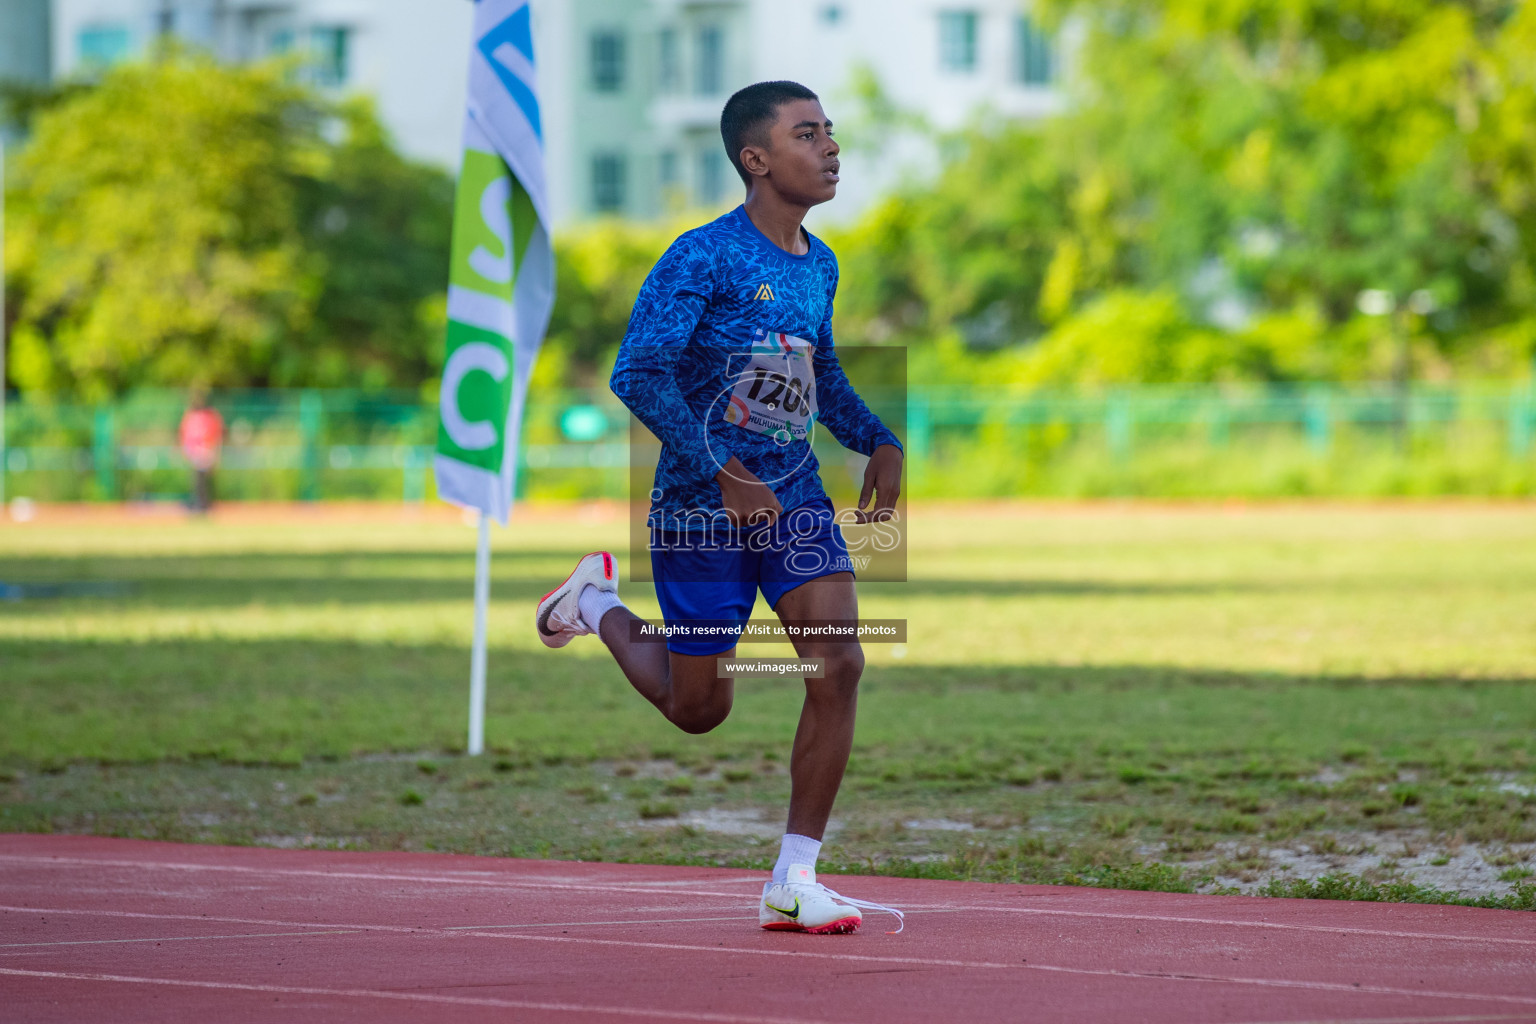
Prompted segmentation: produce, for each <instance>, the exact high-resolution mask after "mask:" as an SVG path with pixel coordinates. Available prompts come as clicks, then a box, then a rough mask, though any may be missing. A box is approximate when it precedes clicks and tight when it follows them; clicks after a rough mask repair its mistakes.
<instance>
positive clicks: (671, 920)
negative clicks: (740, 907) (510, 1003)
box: [443, 914, 757, 932]
mask: <svg viewBox="0 0 1536 1024" xmlns="http://www.w3.org/2000/svg"><path fill="white" fill-rule="evenodd" d="M705 921H752V922H754V923H755V922H756V921H757V918H756V917H753V916H752V915H750V914H732V915H731V916H729V917H652V918H648V919H647V920H644V921H551V922H540V923H538V924H453V925H448V926H446V927H445V928H443V931H445V932H478V931H492V930H500V929H504V928H590V927H594V926H598V925H620V924H700V923H702V922H705Z"/></svg>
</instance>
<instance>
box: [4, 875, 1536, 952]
mask: <svg viewBox="0 0 1536 1024" xmlns="http://www.w3.org/2000/svg"><path fill="white" fill-rule="evenodd" d="M0 861H13V862H23V863H28V864H35V865H38V866H44V867H47V866H62V867H100V866H109V867H125V868H139V869H144V870H152V869H156V868H161V869H165V870H168V871H212V872H219V871H222V872H235V873H240V874H249V875H268V876H274V877H299V878H326V879H335V878H350V879H360V880H364V881H385V882H412V883H428V882H436V883H440V884H451V885H473V886H480V887H493V888H494V887H503V888H512V889H559V890H564V891H572V892H629V893H635V892H642V893H649V894H651V895H656V894H657V889H656V888H655V887H654V886H650V885H645V884H640V885H616V884H615V885H592V884H587V885H581V884H576V883H570V882H532V881H522V882H520V881H513V880H506V879H496V878H487V877H484V874H488V873H477V877H473V878H458V877H451V876H443V875H409V874H403V875H402V874H388V873H383V872H361V871H350V872H349V871H316V870H303V869H295V868H251V867H245V866H243V865H232V864H185V863H176V862H169V861H120V860H97V859H94V858H88V857H78V858H77V857H27V856H22V855H18V854H0ZM753 880H756V881H759V882H761V879H752V878H746V879H723V880H722V881H724V882H726V883H730V882H735V881H753ZM676 895H678V896H693V897H717V898H720V899H728V900H733V901H735V900H741V899H744V898H747V897H746V896H744V895H743V894H742V893H739V892H713V891H710V890H706V889H691V890H678V891H677V893H676ZM904 906H906V907H908V908H909V909H911V910H914V911H923V910H936V911H945V912H956V911H964V912H967V913H998V914H1034V915H1040V916H1048V917H1086V918H1101V919H1104V920H1116V921H1161V922H1165V923H1170V924H1196V925H1202V926H1205V927H1225V928H1263V929H1274V930H1279V931H1299V932H1311V933H1315V934H1325V935H1362V936H1369V935H1375V936H1380V937H1382V938H1391V939H1425V940H1432V941H1438V942H1477V943H1494V944H1506V945H1518V946H1536V939H1519V938H1508V937H1503V936H1494V935H1446V934H1444V933H1443V932H1419V931H1403V930H1396V929H1387V928H1353V927H1348V926H1343V925H1321V924H1287V923H1284V922H1279V921H1233V920H1220V919H1216V920H1213V919H1210V918H1203V917H1181V916H1177V915H1172V914H1128V913H1118V912H1114V911H1105V912H1102V913H1100V912H1097V911H1089V910H1055V909H1049V908H1045V907H1005V906H988V905H969V904H966V905H952V904H922V903H908V904H904ZM361 927H371V926H367V925H364V926H361Z"/></svg>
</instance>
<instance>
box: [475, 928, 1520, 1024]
mask: <svg viewBox="0 0 1536 1024" xmlns="http://www.w3.org/2000/svg"><path fill="white" fill-rule="evenodd" d="M457 934H459V935H474V936H477V937H481V938H487V939H509V940H513V941H521V942H574V943H582V944H585V945H590V946H628V947H632V948H638V949H671V950H682V951H684V952H694V953H745V954H747V955H750V956H780V957H809V958H811V959H813V960H818V961H820V960H849V961H857V962H859V963H878V964H913V965H916V966H919V967H960V968H975V969H981V970H1020V971H1044V972H1046V973H1050V974H1083V975H1089V976H1091V977H1100V978H1130V979H1136V980H1141V981H1199V982H1207V983H1213V984H1219V985H1255V986H1258V987H1261V988H1289V989H1301V990H1303V991H1314V992H1345V993H1370V994H1372V995H1386V996H1414V997H1419V998H1426V999H1464V1000H1470V1001H1473V1002H1493V1003H1514V1004H1517V1005H1520V1006H1536V996H1505V995H1482V994H1480V993H1476V992H1436V991H1428V990H1425V989H1409V988H1393V987H1391V986H1388V985H1366V984H1360V985H1356V984H1354V983H1353V982H1342V981H1290V980H1287V979H1283V978H1240V977H1227V976H1224V975H1215V974H1184V973H1175V972H1172V971H1167V972H1164V971H1112V970H1106V969H1096V968H1092V967H1062V966H1058V965H1054V964H1031V963H1025V962H1022V961H1021V962H1020V963H1016V964H1011V963H998V962H995V961H987V960H944V959H939V958H937V957H915V956H867V955H863V954H859V953H824V952H811V951H809V950H805V951H800V950H790V949H746V948H742V947H740V946H692V945H684V944H682V943H671V942H640V941H638V940H632V939H588V938H581V937H578V936H574V935H516V934H508V933H506V932H458V933H457Z"/></svg>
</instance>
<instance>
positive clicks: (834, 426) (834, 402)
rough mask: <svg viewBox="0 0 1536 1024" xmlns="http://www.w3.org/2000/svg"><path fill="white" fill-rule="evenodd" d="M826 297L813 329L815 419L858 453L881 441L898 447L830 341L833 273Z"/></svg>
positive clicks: (868, 451)
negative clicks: (824, 309)
mask: <svg viewBox="0 0 1536 1024" xmlns="http://www.w3.org/2000/svg"><path fill="white" fill-rule="evenodd" d="M830 292H831V294H829V295H828V297H827V314H826V316H825V317H824V318H823V319H822V322H821V328H820V330H818V331H817V332H816V355H815V357H814V359H813V364H814V366H815V368H816V422H818V423H820V424H822V425H823V426H825V427H826V428H827V429H828V430H830V431H831V432H832V436H833V437H835V438H837V441H838V443H839V444H841V445H842V446H843V447H844V448H847V449H849V450H851V451H856V452H858V453H859V454H860V455H873V454H874V453H875V449H876V448H878V447H880V446H881V445H883V444H889V445H895V446H896V447H897V448H898V449H899V448H901V442H900V441H898V440H897V439H896V435H895V434H893V433H891V431H890V429H889V428H887V427H886V425H885V424H884V423H882V422H880V417H878V416H876V415H875V414H874V413H872V412H870V411H869V406H867V405H865V404H864V399H862V398H860V397H859V393H858V392H857V391H855V390H854V389H853V384H852V383H850V382H849V380H848V375H847V374H846V373H844V372H843V367H842V364H841V363H839V362H838V360H837V350H836V349H835V348H834V346H833V344H832V299H833V297H834V296H835V295H836V294H837V277H836V276H834V277H833V278H832V286H831V289H830Z"/></svg>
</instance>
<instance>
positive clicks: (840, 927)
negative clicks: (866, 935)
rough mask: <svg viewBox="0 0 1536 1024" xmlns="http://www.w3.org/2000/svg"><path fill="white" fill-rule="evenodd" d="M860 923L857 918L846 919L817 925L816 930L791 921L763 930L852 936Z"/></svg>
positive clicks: (774, 924) (765, 926) (777, 923)
mask: <svg viewBox="0 0 1536 1024" xmlns="http://www.w3.org/2000/svg"><path fill="white" fill-rule="evenodd" d="M859 922H860V919H859V918H857V917H844V918H839V919H838V920H836V921H831V922H828V923H827V924H821V925H817V926H816V927H815V928H807V927H805V926H804V925H798V924H793V923H791V922H789V921H779V922H775V923H773V924H765V925H763V928H765V929H766V930H768V931H770V932H805V933H806V934H807V935H852V934H853V933H854V932H856V931H858V930H859Z"/></svg>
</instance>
